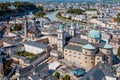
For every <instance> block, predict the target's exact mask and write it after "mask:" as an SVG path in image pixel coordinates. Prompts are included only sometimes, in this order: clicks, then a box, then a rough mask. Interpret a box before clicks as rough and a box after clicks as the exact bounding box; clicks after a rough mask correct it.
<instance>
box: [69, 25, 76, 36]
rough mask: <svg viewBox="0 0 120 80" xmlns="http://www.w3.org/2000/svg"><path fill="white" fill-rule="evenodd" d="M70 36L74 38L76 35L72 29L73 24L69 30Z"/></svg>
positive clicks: (73, 28)
mask: <svg viewBox="0 0 120 80" xmlns="http://www.w3.org/2000/svg"><path fill="white" fill-rule="evenodd" d="M69 34H70V36H72V37H74V36H75V35H76V30H75V27H74V23H71V26H70V29H69Z"/></svg>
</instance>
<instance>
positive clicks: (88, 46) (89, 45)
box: [82, 44, 96, 50]
mask: <svg viewBox="0 0 120 80" xmlns="http://www.w3.org/2000/svg"><path fill="white" fill-rule="evenodd" d="M82 47H83V48H84V49H90V50H93V49H96V48H95V47H94V46H93V45H91V44H86V45H84V46H82Z"/></svg>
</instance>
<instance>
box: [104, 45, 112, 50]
mask: <svg viewBox="0 0 120 80" xmlns="http://www.w3.org/2000/svg"><path fill="white" fill-rule="evenodd" d="M104 48H105V49H112V48H113V46H112V45H110V44H105V46H104Z"/></svg>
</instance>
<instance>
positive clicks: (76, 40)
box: [70, 37, 88, 45]
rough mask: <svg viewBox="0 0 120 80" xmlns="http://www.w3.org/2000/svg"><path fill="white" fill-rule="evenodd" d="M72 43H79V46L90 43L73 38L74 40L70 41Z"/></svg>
mask: <svg viewBox="0 0 120 80" xmlns="http://www.w3.org/2000/svg"><path fill="white" fill-rule="evenodd" d="M70 42H73V43H78V44H83V45H85V44H88V41H87V40H85V39H80V38H75V37H74V38H72V39H70Z"/></svg>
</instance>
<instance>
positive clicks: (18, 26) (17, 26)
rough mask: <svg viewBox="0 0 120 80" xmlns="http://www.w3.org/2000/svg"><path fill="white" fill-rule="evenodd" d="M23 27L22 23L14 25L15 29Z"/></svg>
mask: <svg viewBox="0 0 120 80" xmlns="http://www.w3.org/2000/svg"><path fill="white" fill-rule="evenodd" d="M21 29H22V26H21V25H20V24H15V25H14V30H15V31H19V30H21Z"/></svg>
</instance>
